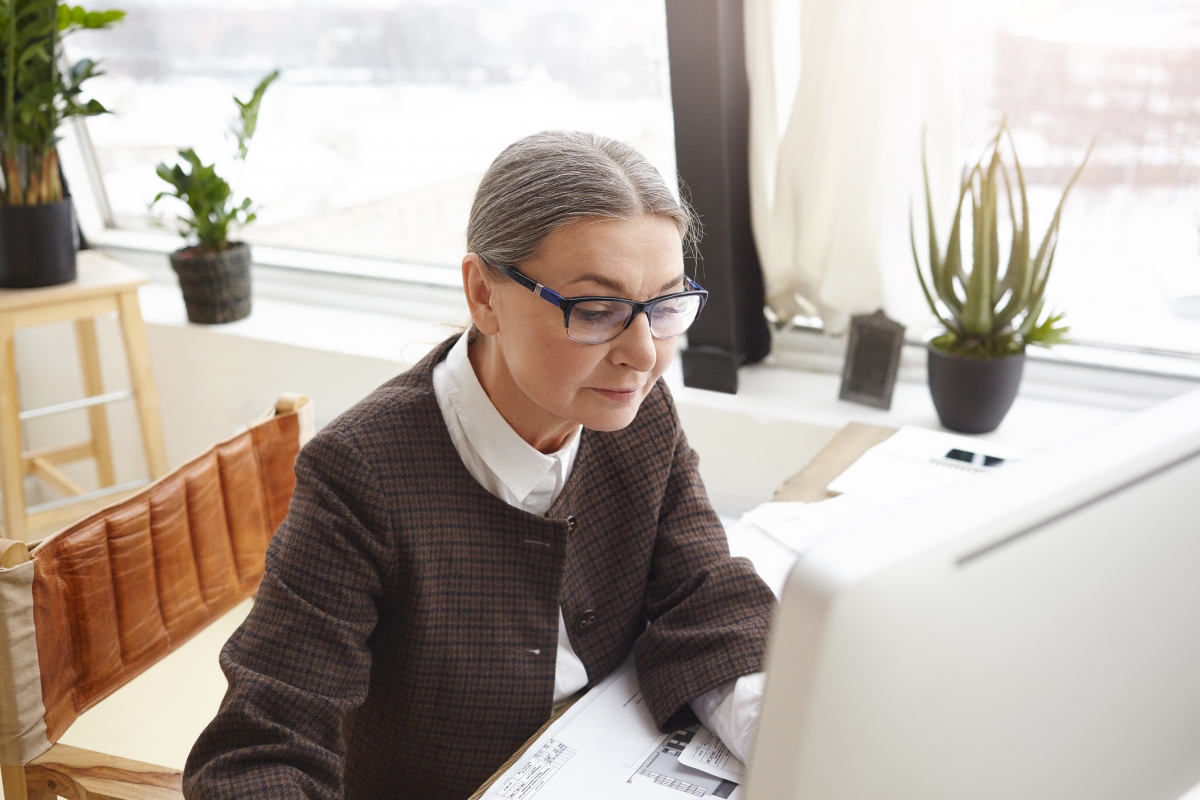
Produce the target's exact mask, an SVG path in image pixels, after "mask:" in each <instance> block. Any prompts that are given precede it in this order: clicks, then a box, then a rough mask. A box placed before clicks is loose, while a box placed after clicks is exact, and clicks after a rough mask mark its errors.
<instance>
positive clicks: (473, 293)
mask: <svg viewBox="0 0 1200 800" xmlns="http://www.w3.org/2000/svg"><path fill="white" fill-rule="evenodd" d="M485 269H486V268H485V267H484V266H483V260H482V259H480V258H479V256H477V255H475V254H474V253H467V254H466V255H465V256H463V260H462V277H463V293H464V294H465V295H466V296H467V309H468V310H469V311H470V312H471V321H472V322H474V323H475V327H476V328H478V329H479V332H480V333H483V334H485V335H487V336H494V335H496V334H497V333H499V331H500V321H499V320H498V319H497V318H496V310H495V309H494V308H492V297H493V286H492V284H491V283H489V282H488V279H487V274H486V272H485V271H484V270H485Z"/></svg>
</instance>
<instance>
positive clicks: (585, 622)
mask: <svg viewBox="0 0 1200 800" xmlns="http://www.w3.org/2000/svg"><path fill="white" fill-rule="evenodd" d="M595 624H596V612H595V610H593V609H590V608H589V609H588V610H587V611H584V612H582V613H580V615H579V616H578V617H576V618H575V630H577V631H579V632H580V633H583V632H584V631H586V630H587V629H588V628H590V627H592V626H593V625H595Z"/></svg>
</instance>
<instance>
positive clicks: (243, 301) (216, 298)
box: [171, 242, 250, 325]
mask: <svg viewBox="0 0 1200 800" xmlns="http://www.w3.org/2000/svg"><path fill="white" fill-rule="evenodd" d="M171 269H173V270H175V274H176V275H178V276H179V288H180V289H182V290H183V302H184V305H186V306H187V315H188V320H190V321H191V322H200V323H203V324H205V325H217V324H220V323H222V322H233V321H234V320H239V319H242V318H243V317H247V316H249V315H250V245H248V244H246V243H245V242H234V243H233V244H231V245H230V247H229V249H227V250H220V251H216V252H211V251H203V250H200V249H199V248H198V247H190V248H184V249H182V250H176V251H175V252H174V253H171Z"/></svg>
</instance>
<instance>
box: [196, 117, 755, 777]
mask: <svg viewBox="0 0 1200 800" xmlns="http://www.w3.org/2000/svg"><path fill="white" fill-rule="evenodd" d="M693 226H694V221H693V218H692V216H691V215H690V212H689V211H687V210H686V209H684V208H683V207H681V206H680V204H679V203H678V202H677V201H676V200H675V199H674V198H673V197H672V196H671V194H670V192H668V191H667V188H666V186H665V184H664V183H663V181H662V178H661V177H660V176H659V174H658V173H657V171H655V170H654V168H653V167H652V166H650V164H649V163H648V162H647V161H646V160H645V159H644V158H643V157H641V156H640V155H638V153H637V152H636V151H634V150H633V149H632V148H629V147H627V146H625V145H622V144H619V143H617V142H614V141H612V140H609V139H605V138H603V137H599V136H594V135H588V134H576V133H544V134H539V135H536V136H531V137H528V138H526V139H522V140H520V141H518V142H516V143H515V144H513V145H512V146H510V147H509V148H508V149H506V150H505V151H504V152H503V153H501V154H500V156H499V157H498V158H497V159H496V161H495V162H494V163H493V164H492V165H491V167H490V168H489V169H488V171H487V173H486V174H485V175H484V177H483V180H482V182H481V184H480V186H479V190H478V193H477V194H476V197H475V202H474V205H473V207H472V209H471V219H470V223H469V226H468V231H467V246H468V249H469V250H470V252H469V253H468V254H467V255H466V257H465V258H464V259H463V264H462V271H463V288H464V291H465V293H466V299H467V303H468V306H469V308H470V311H471V318H472V322H473V324H472V326H471V328H470V329H469V330H468V331H467V333H466V334H464V335H462V336H459V337H452V338H451V339H450V340H447V341H446V342H443V343H442V344H441V345H440V346H438V347H437V348H435V349H434V350H433V352H431V353H430V354H429V356H427V357H426V358H425V359H424V360H423V361H422V362H421V363H419V364H417V365H416V366H415V367H413V368H412V369H411V370H409V371H408V372H406V373H404V374H403V375H401V376H399V377H397V378H395V379H394V380H392V381H390V382H389V383H387V384H385V385H383V386H382V387H380V388H379V389H378V390H376V391H375V392H374V393H373V394H372V395H371V396H370V397H368V398H367V399H365V400H364V401H362V402H361V403H359V404H358V405H357V406H355V407H354V408H352V409H350V410H349V411H348V412H346V413H345V414H343V415H342V416H341V417H339V418H338V419H337V420H335V421H334V422H332V423H331V424H330V425H329V426H328V427H326V428H325V429H324V430H322V431H321V432H320V433H319V434H318V435H317V436H316V437H315V438H314V439H313V440H312V441H311V442H310V443H309V444H308V445H306V446H305V448H304V449H303V451H302V452H301V453H300V456H299V457H298V458H297V460H296V489H295V492H294V494H293V496H292V503H291V508H290V510H289V512H288V517H287V519H286V520H285V521H284V523H283V524H282V525H281V526H280V529H279V531H278V532H277V533H276V535H275V538H274V539H273V540H272V543H271V546H270V549H269V551H268V554H267V570H266V576H265V577H264V579H263V583H262V587H261V589H260V590H259V594H258V599H257V602H256V603H255V605H254V610H253V611H252V612H251V614H250V616H249V618H248V619H247V620H246V622H245V624H244V625H243V626H242V627H241V628H240V629H239V630H238V631H237V633H235V634H234V636H233V637H232V638H231V639H230V641H229V643H228V644H227V645H226V646H225V648H224V650H223V651H222V653H221V665H222V669H224V671H225V674H226V676H227V677H228V679H229V690H228V693H227V694H226V696H225V700H224V702H223V703H222V705H221V709H220V711H219V713H218V715H217V717H216V719H215V720H214V721H213V722H212V724H210V725H209V727H208V728H207V729H206V730H205V732H204V733H203V734H202V735H201V737H200V740H199V741H198V742H197V743H196V746H195V748H194V749H193V751H192V754H191V756H190V758H189V759H188V764H187V769H186V772H185V787H186V793H187V795H188V797H191V798H201V797H204V798H209V797H213V798H215V797H222V798H224V797H258V796H271V797H275V796H308V797H328V798H334V797H340V796H343V793H344V796H345V797H349V798H358V797H362V798H367V797H372V798H374V797H391V796H405V797H422V798H439V797H447V798H451V797H454V798H462V797H465V796H467V795H468V794H470V793H471V792H472V791H473V790H474V789H475V788H476V787H477V786H478V785H479V784H480V783H482V782H483V781H484V780H485V779H486V778H487V777H488V776H489V775H490V774H491V773H492V772H493V771H494V770H495V769H496V768H497V767H498V766H499V765H500V764H501V763H503V761H504V760H505V759H506V758H507V757H508V756H509V755H510V754H511V753H512V752H513V751H514V750H515V749H516V748H517V747H519V746H520V745H521V744H522V743H523V742H524V741H525V740H526V738H528V737H529V736H530V734H532V733H533V732H534V731H535V730H537V728H538V727H539V726H540V725H541V724H542V723H543V722H544V721H545V720H546V718H547V717H548V715H549V714H550V711H551V707H552V705H553V704H554V703H555V702H558V701H560V700H562V699H564V698H566V697H568V696H570V695H571V694H573V693H575V692H577V691H580V690H582V689H585V688H586V687H588V686H590V685H592V684H594V683H596V682H597V681H599V680H600V679H601V678H603V677H604V676H605V675H606V674H607V673H608V672H609V671H611V670H612V669H613V668H614V667H616V666H617V665H619V664H620V663H621V661H623V660H624V659H625V658H626V657H627V655H628V654H629V653H630V652H631V651H632V652H633V654H634V657H635V660H636V665H637V669H638V678H639V681H640V684H641V688H642V690H643V694H644V696H645V698H646V702H647V706H648V708H649V710H650V711H651V713H652V714H653V716H654V719H655V721H656V722H657V723H658V724H659V725H660V726H661V727H662V728H663V729H664V730H666V729H670V728H673V727H678V726H682V725H686V724H692V723H694V721H695V717H694V715H693V714H694V713H695V714H699V715H700V717H701V718H702V719H704V721H705V722H706V723H707V724H709V725H710V727H712V728H713V730H714V731H715V732H716V733H717V734H718V735H720V736H722V738H723V739H725V740H726V743H727V744H730V745H731V746H732V747H733V748H734V749H735V751H737V752H741V753H743V754H744V752H745V750H746V748H747V747H748V740H749V735H750V732H751V730H752V728H753V723H754V719H755V718H756V715H757V702H758V696H759V695H760V694H761V687H762V676H761V673H760V670H761V669H762V659H763V648H764V646H765V642H766V637H767V629H768V624H769V620H770V616H771V614H772V611H773V603H774V600H773V597H772V595H771V593H770V590H769V589H767V587H766V586H765V584H763V583H762V581H760V580H759V579H758V577H757V576H756V575H755V574H754V572H753V570H752V568H751V567H750V565H749V563H748V562H746V561H744V560H735V559H732V558H730V556H729V551H728V548H727V546H726V541H725V535H724V532H723V530H722V528H721V524H720V522H719V520H718V519H717V516H716V514H715V513H713V511H712V508H711V506H710V505H709V502H708V499H707V497H706V496H705V493H704V488H703V486H702V485H701V482H700V477H699V475H698V473H697V459H696V455H695V453H694V452H693V451H692V450H691V449H690V448H689V447H688V445H687V441H686V439H685V438H684V435H683V431H682V429H681V428H680V424H679V419H678V416H677V415H676V413H675V409H674V406H673V404H672V402H671V397H670V394H669V392H668V391H667V389H666V387H665V386H664V385H663V384H662V383H661V382H659V380H658V379H659V377H660V376H661V375H662V373H663V371H664V370H666V368H667V366H668V364H669V363H670V361H671V356H672V353H673V352H674V347H675V342H674V338H673V337H674V336H676V335H678V334H679V333H681V332H683V331H684V330H686V328H687V327H688V325H690V324H691V321H692V320H693V319H695V317H696V315H697V314H698V313H699V311H700V309H701V307H702V305H703V300H704V297H705V293H704V292H703V290H702V289H700V287H699V286H697V285H696V284H695V283H693V282H691V281H690V280H688V279H687V278H686V277H685V275H684V271H683V247H684V243H685V242H689V243H690V241H691V239H692V235H693V234H692V232H693ZM563 298H566V299H565V300H564V299H563ZM579 298H587V299H583V300H581V299H579ZM547 301H549V302H547Z"/></svg>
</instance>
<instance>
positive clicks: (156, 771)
mask: <svg viewBox="0 0 1200 800" xmlns="http://www.w3.org/2000/svg"><path fill="white" fill-rule="evenodd" d="M25 783H26V785H27V786H28V787H29V791H30V794H33V793H34V792H45V793H46V794H48V795H50V796H52V797H53V796H59V797H66V798H68V800H183V773H182V772H180V771H179V770H174V769H170V768H168V767H157V766H155V765H154V764H146V763H143V762H141V761H133V760H132V759H128V758H118V757H117V756H110V755H106V754H104V753H97V752H95V751H93V750H84V749H82V748H79V747H71V746H70V745H65V744H56V745H54V746H53V747H51V748H50V749H49V750H47V751H46V752H45V753H43V754H42V755H40V756H38V757H37V758H35V759H34V760H33V761H30V762H29V763H28V764H26V765H25Z"/></svg>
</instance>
